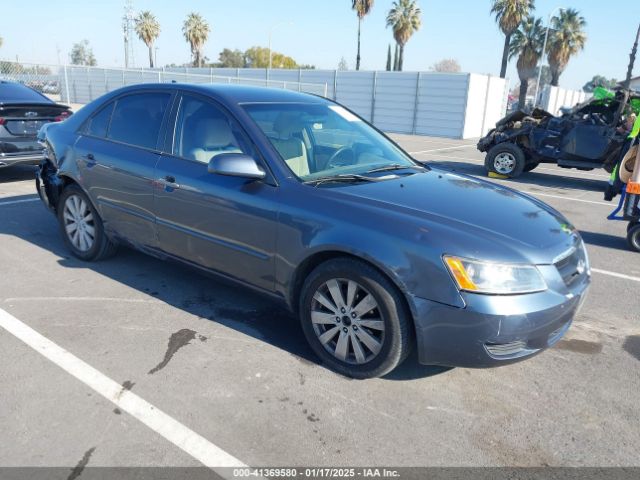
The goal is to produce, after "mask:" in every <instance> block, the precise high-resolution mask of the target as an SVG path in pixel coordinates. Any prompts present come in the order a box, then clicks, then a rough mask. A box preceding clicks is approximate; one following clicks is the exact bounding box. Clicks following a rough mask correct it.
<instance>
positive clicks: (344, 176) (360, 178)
mask: <svg viewBox="0 0 640 480" xmlns="http://www.w3.org/2000/svg"><path fill="white" fill-rule="evenodd" d="M380 181H383V180H382V179H378V178H375V177H365V176H364V175H357V174H354V173H341V174H338V175H329V176H326V177H320V178H314V179H313V180H307V181H306V182H304V183H305V184H306V185H315V186H316V187H317V186H318V185H321V184H323V183H331V182H345V183H353V182H380Z"/></svg>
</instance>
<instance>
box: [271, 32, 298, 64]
mask: <svg viewBox="0 0 640 480" xmlns="http://www.w3.org/2000/svg"><path fill="white" fill-rule="evenodd" d="M284 25H293V22H280V23H276V24H275V25H273V26H272V27H271V28H270V29H269V70H271V35H272V34H273V31H274V30H275V29H276V28H278V27H282V26H284Z"/></svg>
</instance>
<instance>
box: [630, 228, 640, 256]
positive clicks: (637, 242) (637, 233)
mask: <svg viewBox="0 0 640 480" xmlns="http://www.w3.org/2000/svg"><path fill="white" fill-rule="evenodd" d="M627 242H628V243H629V246H630V247H631V248H632V249H633V250H635V251H636V252H640V223H636V224H632V223H630V224H629V228H628V229H627Z"/></svg>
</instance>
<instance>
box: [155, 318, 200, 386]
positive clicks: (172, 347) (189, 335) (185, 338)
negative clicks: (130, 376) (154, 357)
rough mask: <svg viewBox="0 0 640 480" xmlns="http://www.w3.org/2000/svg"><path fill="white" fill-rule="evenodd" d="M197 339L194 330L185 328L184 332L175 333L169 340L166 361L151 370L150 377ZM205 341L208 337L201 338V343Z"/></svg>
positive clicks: (165, 355)
mask: <svg viewBox="0 0 640 480" xmlns="http://www.w3.org/2000/svg"><path fill="white" fill-rule="evenodd" d="M195 338H196V332H194V331H193V330H189V329H188V328H183V329H182V330H178V331H177V332H175V333H173V334H172V335H171V338H169V344H168V345H167V351H166V353H165V354H164V359H163V360H162V361H161V362H160V363H159V364H158V365H156V366H155V367H153V368H152V369H151V370H149V375H153V374H154V373H156V372H158V371H160V370H162V369H163V368H164V367H166V366H167V364H168V363H169V362H170V361H171V359H172V358H173V356H174V355H175V354H176V352H177V351H178V350H180V349H181V348H182V347H184V346H186V345H189V344H190V343H191V340H195ZM203 338H204V340H203ZM205 340H206V337H201V338H200V341H205Z"/></svg>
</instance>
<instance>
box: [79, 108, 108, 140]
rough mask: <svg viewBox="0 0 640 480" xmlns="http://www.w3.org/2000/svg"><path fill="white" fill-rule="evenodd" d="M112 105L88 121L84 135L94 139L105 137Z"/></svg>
mask: <svg viewBox="0 0 640 480" xmlns="http://www.w3.org/2000/svg"><path fill="white" fill-rule="evenodd" d="M113 105H114V104H113V103H110V104H109V105H107V106H106V107H104V108H103V109H102V110H100V111H99V112H98V113H95V114H94V115H93V117H91V118H90V119H89V122H88V123H87V127H86V129H85V133H86V134H87V135H92V136H94V137H106V136H107V130H108V129H109V121H110V120H111V112H113Z"/></svg>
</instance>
